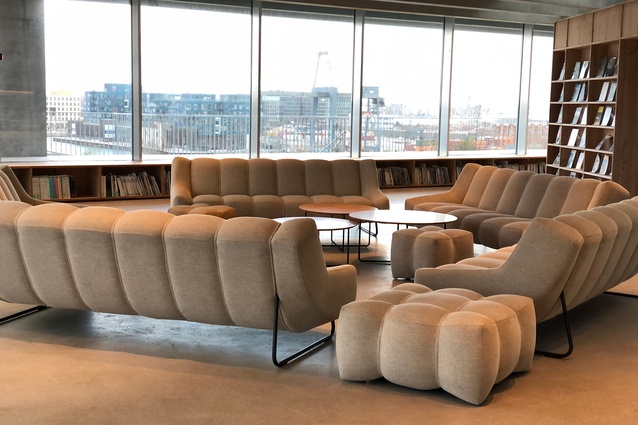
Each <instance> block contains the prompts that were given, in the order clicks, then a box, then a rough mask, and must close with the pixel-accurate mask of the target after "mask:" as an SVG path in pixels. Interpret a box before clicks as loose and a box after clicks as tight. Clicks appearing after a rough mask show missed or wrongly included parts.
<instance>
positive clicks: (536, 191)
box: [514, 174, 555, 218]
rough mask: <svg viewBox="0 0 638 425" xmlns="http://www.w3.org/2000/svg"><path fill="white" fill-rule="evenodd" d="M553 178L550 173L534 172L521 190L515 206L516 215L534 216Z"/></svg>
mask: <svg viewBox="0 0 638 425" xmlns="http://www.w3.org/2000/svg"><path fill="white" fill-rule="evenodd" d="M554 178H555V176H552V175H551V174H534V175H533V176H532V177H531V178H530V179H529V181H528V182H527V185H526V186H525V190H524V191H523V196H522V197H521V201H520V202H519V203H518V206H517V207H516V213H515V214H514V215H516V216H517V217H523V218H534V217H535V216H536V211H538V206H539V205H540V203H541V201H542V199H543V196H545V191H546V190H547V186H548V185H549V183H550V182H551V181H552V180H553V179H554Z"/></svg>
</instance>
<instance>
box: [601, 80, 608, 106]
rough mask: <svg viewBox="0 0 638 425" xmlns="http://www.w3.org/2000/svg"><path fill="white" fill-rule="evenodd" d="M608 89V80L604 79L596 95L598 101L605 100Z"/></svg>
mask: <svg viewBox="0 0 638 425" xmlns="http://www.w3.org/2000/svg"><path fill="white" fill-rule="evenodd" d="M608 91H609V81H605V82H604V83H603V86H602V87H601V88H600V96H598V101H599V102H605V101H606V100H607V93H608Z"/></svg>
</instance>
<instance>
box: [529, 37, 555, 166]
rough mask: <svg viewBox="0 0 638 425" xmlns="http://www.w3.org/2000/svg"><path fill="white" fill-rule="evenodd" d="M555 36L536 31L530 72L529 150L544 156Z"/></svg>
mask: <svg viewBox="0 0 638 425" xmlns="http://www.w3.org/2000/svg"><path fill="white" fill-rule="evenodd" d="M552 35H553V34H552V33H551V32H548V31H534V34H533V37H532V64H531V72H530V76H531V78H530V95H529V112H528V116H527V139H526V144H527V150H528V153H530V152H533V151H535V150H536V152H537V153H539V154H541V155H544V154H545V152H544V150H545V149H546V148H547V130H548V122H549V99H550V90H551V70H552V50H553V48H554V38H553V36H552Z"/></svg>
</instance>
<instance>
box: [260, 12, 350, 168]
mask: <svg viewBox="0 0 638 425" xmlns="http://www.w3.org/2000/svg"><path fill="white" fill-rule="evenodd" d="M261 49H262V51H261V52H262V53H261V132H260V134H261V137H260V143H261V145H260V146H261V156H268V155H276V154H280V153H286V154H298V153H304V154H305V153H312V154H321V155H326V154H346V155H349V153H350V140H351V135H350V122H351V120H350V117H351V105H352V94H351V91H352V57H353V18H352V16H351V15H342V16H340V15H332V14H315V13H302V12H283V11H276V10H264V12H263V16H262V42H261Z"/></svg>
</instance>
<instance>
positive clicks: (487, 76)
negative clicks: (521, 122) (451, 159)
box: [449, 25, 523, 154]
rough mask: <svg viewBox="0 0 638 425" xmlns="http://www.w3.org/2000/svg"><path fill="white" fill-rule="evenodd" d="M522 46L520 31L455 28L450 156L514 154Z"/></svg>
mask: <svg viewBox="0 0 638 425" xmlns="http://www.w3.org/2000/svg"><path fill="white" fill-rule="evenodd" d="M522 43H523V35H522V31H521V30H520V29H512V30H510V29H504V28H499V29H491V28H485V27H483V28H480V29H479V28H477V27H470V26H465V25H457V26H456V27H455V29H454V49H453V54H452V94H451V101H450V130H449V151H450V153H455V154H467V153H477V151H478V153H480V151H486V150H498V151H503V152H510V153H511V152H514V150H515V145H516V128H517V120H518V101H519V85H520V74H521V72H520V69H521V49H522ZM495 46H498V48H495Z"/></svg>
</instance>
